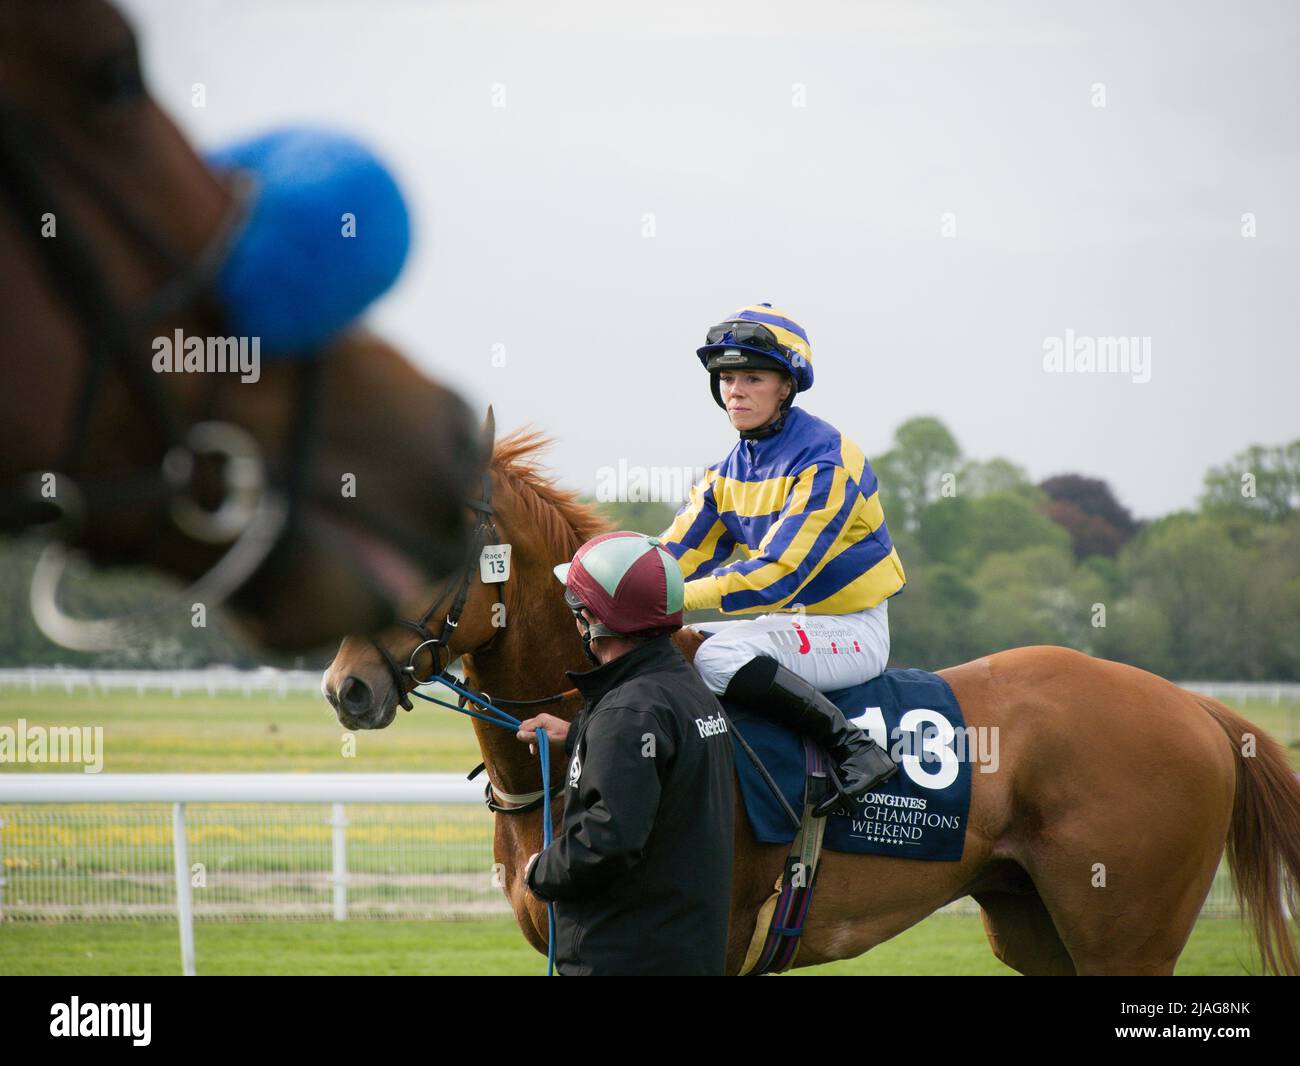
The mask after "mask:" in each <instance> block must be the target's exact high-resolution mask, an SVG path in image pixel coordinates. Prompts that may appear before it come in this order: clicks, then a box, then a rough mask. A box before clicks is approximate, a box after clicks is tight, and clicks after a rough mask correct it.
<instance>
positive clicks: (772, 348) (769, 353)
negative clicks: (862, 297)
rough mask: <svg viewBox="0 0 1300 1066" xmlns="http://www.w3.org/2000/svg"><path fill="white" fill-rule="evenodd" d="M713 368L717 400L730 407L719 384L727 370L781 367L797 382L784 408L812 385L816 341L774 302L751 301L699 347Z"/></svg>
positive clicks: (711, 377) (711, 376)
mask: <svg viewBox="0 0 1300 1066" xmlns="http://www.w3.org/2000/svg"><path fill="white" fill-rule="evenodd" d="M695 354H696V355H698V356H699V359H700V362H701V363H703V364H704V369H705V370H707V371H709V387H710V389H712V391H713V399H714V402H715V403H717V405H718V406H719V407H726V404H724V403H723V402H722V393H721V390H720V388H719V385H718V375H719V374H720V373H721V372H722V371H723V370H777V371H780V372H781V373H783V374H788V375H789V376H790V378H791V379H792V380H793V382H794V388H793V389H791V390H790V395H789V396H787V397H786V399H785V402H784V403H782V405H781V407H782V409H783V410H784V409H786V408H788V407H789V406H790V405H791V404H792V403H793V402H794V394H795V393H796V392H807V391H808V390H809V389H811V388H812V383H813V367H812V345H811V344H809V343H808V334H807V333H805V332H804V329H803V327H802V326H800V325H799V323H798V322H796V321H795V320H794V319H792V318H790V317H789V316H788V315H786V314H785V313H784V312H782V311H778V310H776V309H775V308H773V307H772V305H771V304H750V305H749V306H748V307H742V308H741V309H740V310H739V311H737V312H736V313H735V314H733V315H730V316H729V317H728V318H726V319H724V320H723V321H722V322H720V323H718V324H717V325H716V326H714V327H713V328H712V329H710V330H709V332H708V335H707V336H706V337H705V340H704V347H703V348H700V349H698V350H697V351H696V353H695Z"/></svg>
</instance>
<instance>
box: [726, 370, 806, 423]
mask: <svg viewBox="0 0 1300 1066" xmlns="http://www.w3.org/2000/svg"><path fill="white" fill-rule="evenodd" d="M790 388H791V385H790V382H789V381H788V380H786V376H785V375H784V374H782V373H780V372H778V371H776V370H724V371H722V372H721V373H720V374H719V375H718V391H719V392H720V393H721V395H722V402H723V403H725V404H726V405H727V417H728V418H730V419H731V424H732V425H733V426H735V427H736V429H741V430H747V429H761V428H762V427H763V426H765V425H767V424H768V423H769V422H771V421H773V420H775V418H776V416H777V414H778V413H779V412H780V410H781V403H782V402H783V401H784V400H785V398H786V397H787V396H789V395H790Z"/></svg>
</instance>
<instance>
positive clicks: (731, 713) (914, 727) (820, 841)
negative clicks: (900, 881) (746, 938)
mask: <svg viewBox="0 0 1300 1066" xmlns="http://www.w3.org/2000/svg"><path fill="white" fill-rule="evenodd" d="M827 696H829V697H830V698H831V699H832V700H833V701H834V702H835V704H836V705H837V706H838V707H839V708H840V710H841V711H842V712H843V714H844V716H845V718H847V719H848V720H849V721H851V722H854V723H855V724H856V725H858V726H859V727H860V728H862V729H864V730H866V731H868V732H869V733H871V735H872V736H873V737H874V739H875V740H876V743H878V744H879V745H880V746H881V747H882V748H885V749H886V750H887V751H889V752H890V754H891V756H892V757H893V758H894V760H895V762H898V763H899V767H900V772H899V773H897V774H896V775H894V777H892V778H891V779H890V780H889V781H887V782H885V783H884V784H882V785H880V786H879V787H878V788H877V789H876V790H874V791H872V792H870V793H868V794H867V796H866V797H865V798H864V799H863V800H862V802H860V803H858V804H856V805H855V809H853V810H848V809H846V808H844V807H840V808H838V809H837V810H835V811H834V812H832V813H831V814H830V815H829V816H828V817H825V818H815V817H813V814H812V812H813V810H814V809H815V808H816V806H817V805H818V803H820V801H821V799H822V798H824V797H825V796H826V795H827V794H828V792H829V791H830V788H831V786H830V783H829V780H828V772H829V766H828V763H827V760H826V757H825V754H824V753H823V752H821V750H820V749H818V748H817V747H816V745H814V744H813V743H812V742H811V741H807V740H805V739H804V738H801V737H799V736H796V735H795V734H794V733H793V732H791V731H789V730H787V729H785V728H783V727H782V726H779V725H777V724H775V723H773V722H771V721H768V720H766V719H764V718H763V717H761V716H760V715H758V714H755V713H754V712H753V711H752V710H751V709H747V708H746V707H744V706H741V705H739V704H735V703H732V702H730V701H727V700H723V701H722V702H723V707H724V709H725V710H726V712H727V715H728V718H729V719H730V721H731V726H732V728H731V731H730V732H731V736H732V741H733V744H734V745H735V763H736V775H737V778H738V780H739V784H740V793H741V798H742V802H743V805H744V808H745V816H746V817H747V818H748V819H749V822H750V827H751V828H752V829H753V831H754V836H755V839H756V840H757V841H758V842H759V843H767V844H788V845H789V849H788V853H787V857H786V861H785V863H784V864H783V867H782V872H781V876H780V877H778V878H777V880H776V883H775V884H774V886H773V891H772V895H771V896H769V898H768V899H767V901H766V902H765V903H764V904H763V906H762V907H761V908H760V910H759V914H758V919H757V922H756V925H755V930H754V935H753V938H752V940H751V942H750V948H749V952H748V953H747V956H746V959H745V963H744V965H743V966H742V968H741V973H742V974H762V973H779V972H781V971H783V970H786V969H789V968H790V967H791V966H792V965H793V964H794V960H795V957H796V955H797V953H798V947H799V939H800V937H801V935H802V932H803V926H804V922H805V921H806V919H807V916H808V913H809V911H810V910H811V907H812V901H813V895H814V891H815V888H816V882H817V873H818V869H819V864H820V860H821V853H822V851H823V849H829V850H831V851H840V852H845V853H850V854H875V855H888V856H890V857H893V858H908V859H914V860H921V861H931V862H957V861H960V859H961V857H962V852H963V850H964V846H965V838H966V822H967V815H968V813H969V810H970V782H971V762H972V761H973V760H972V759H970V758H968V757H966V756H967V743H966V736H967V731H966V726H965V719H964V716H963V715H962V711H961V707H960V705H959V704H958V702H957V699H956V697H955V696H954V695H953V692H952V689H951V688H950V687H949V685H948V683H947V682H946V681H944V680H943V678H941V677H939V676H938V675H937V674H933V673H930V672H928V671H925V670H886V671H885V672H884V673H883V674H882V675H881V676H880V677H877V678H873V679H872V680H870V681H868V682H866V683H865V684H862V685H856V686H854V687H852V688H848V689H841V690H839V691H836V692H829V693H827ZM799 812H801V813H799Z"/></svg>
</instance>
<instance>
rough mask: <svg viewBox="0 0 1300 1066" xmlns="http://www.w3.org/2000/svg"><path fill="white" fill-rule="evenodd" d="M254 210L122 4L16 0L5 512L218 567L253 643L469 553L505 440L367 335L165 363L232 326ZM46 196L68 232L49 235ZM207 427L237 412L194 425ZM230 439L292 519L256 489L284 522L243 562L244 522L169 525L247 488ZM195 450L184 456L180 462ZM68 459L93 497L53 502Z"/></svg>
mask: <svg viewBox="0 0 1300 1066" xmlns="http://www.w3.org/2000/svg"><path fill="white" fill-rule="evenodd" d="M237 206H238V201H237V198H235V197H234V196H233V193H232V188H231V186H230V185H229V184H228V183H227V182H225V181H223V180H222V179H221V178H220V177H219V176H218V175H217V174H216V173H214V172H213V171H212V170H210V169H209V168H208V167H207V166H206V165H205V164H204V163H203V162H202V161H201V160H200V159H199V157H198V156H197V155H196V154H195V152H194V150H193V149H192V148H191V147H190V146H189V145H188V144H187V143H186V141H185V140H184V138H183V137H182V136H181V134H180V133H179V132H178V131H177V129H176V127H175V126H174V125H173V124H172V122H171V121H170V120H169V119H168V118H167V117H166V116H165V115H164V114H163V113H162V111H161V110H160V109H159V108H158V106H157V105H156V104H155V103H154V102H153V100H152V99H150V97H149V96H148V94H147V92H146V91H145V88H144V84H143V81H142V78H141V73H140V66H139V58H138V55H137V50H136V42H135V38H134V36H133V34H132V31H131V29H130V27H129V26H128V25H127V23H126V22H125V21H124V20H123V19H122V18H121V16H120V15H119V14H118V13H117V12H116V11H115V10H114V9H113V8H112V7H111V6H109V5H108V4H107V3H104V2H101V0H62V2H60V3H49V2H47V0H4V2H3V3H0V277H2V278H3V279H4V282H3V285H0V365H2V366H3V369H4V381H5V387H4V389H3V391H2V392H0V422H3V425H4V432H5V446H4V448H3V449H0V529H6V530H11V531H16V530H22V529H27V528H31V527H32V526H34V525H36V524H37V523H38V522H40V521H42V520H45V519H48V518H50V517H53V515H52V514H51V513H50V512H51V511H53V512H54V514H55V515H57V516H58V517H60V518H61V519H62V520H64V522H65V528H64V529H62V530H61V536H62V538H63V540H64V541H65V542H67V543H69V544H72V545H73V546H75V547H78V548H81V549H84V550H85V551H87V552H88V553H89V555H90V556H91V558H92V559H93V560H94V561H96V562H100V563H105V564H120V563H147V564H149V565H151V566H155V567H157V568H158V569H160V570H163V571H166V572H168V573H171V574H175V575H177V576H179V577H181V578H185V579H190V580H195V579H198V578H199V577H200V576H201V575H207V576H208V577H209V578H210V580H208V582H207V584H206V586H204V587H207V588H209V589H211V588H216V587H223V586H225V593H224V595H227V596H230V597H231V607H232V609H233V610H234V612H235V615H236V618H237V620H240V621H242V622H243V623H244V627H245V629H246V630H247V631H248V633H249V635H250V636H251V637H252V638H253V639H255V640H257V641H260V642H261V643H263V644H264V645H267V646H270V647H275V648H281V649H307V648H313V647H319V646H320V645H321V644H322V643H323V642H325V641H327V640H333V639H337V638H338V637H340V636H342V635H343V634H344V633H348V632H353V631H355V630H357V629H360V628H365V627H366V626H368V625H371V624H379V623H381V622H387V621H389V620H391V619H392V617H393V608H394V606H395V605H396V603H397V602H398V601H400V600H401V599H403V598H405V597H406V596H408V595H410V594H411V593H412V592H414V591H416V590H418V589H419V588H420V587H422V586H424V585H425V584H427V583H428V582H429V581H436V580H439V579H441V578H442V577H445V576H446V575H447V574H448V573H450V572H451V571H452V570H453V569H454V568H455V567H456V566H458V565H459V563H460V561H461V559H462V558H463V557H464V552H465V550H466V546H467V544H468V535H469V528H468V526H467V524H466V516H465V513H464V507H463V503H464V501H465V500H466V499H467V498H468V497H469V496H471V495H473V494H475V493H477V492H478V490H479V487H480V484H479V483H480V477H481V472H482V470H483V468H484V466H485V463H486V459H487V457H488V452H487V451H486V450H484V449H483V447H482V446H481V444H480V442H479V440H478V438H477V434H476V427H475V425H474V420H473V419H472V417H471V415H470V412H469V411H468V409H467V408H466V407H465V406H464V404H463V403H462V402H461V400H460V399H459V398H458V397H457V396H456V395H455V394H453V393H452V392H450V391H449V390H447V389H445V388H443V387H442V386H440V385H438V384H436V383H434V382H432V381H430V380H428V379H427V378H425V377H423V376H422V375H421V374H420V373H419V372H418V371H417V370H415V368H414V367H412V365H411V364H410V363H409V362H407V361H406V359H404V358H403V357H402V356H401V355H400V354H399V353H398V352H397V351H395V350H394V349H393V348H392V347H390V346H389V345H387V344H385V343H384V342H383V341H381V340H378V339H376V338H375V337H372V336H368V335H366V334H364V333H361V332H358V331H352V332H346V333H343V334H342V335H340V336H338V337H337V338H336V339H335V340H334V341H333V342H331V343H330V344H329V345H328V346H327V347H326V348H325V349H324V350H323V351H321V352H319V353H318V354H317V355H316V356H315V358H314V359H311V360H308V361H306V362H310V363H312V364H314V365H313V366H312V368H311V369H304V366H303V361H299V362H288V361H276V362H272V361H267V363H266V365H265V367H264V368H263V372H262V375H261V378H260V380H259V381H257V382H256V383H240V384H239V386H238V387H234V386H233V385H232V384H229V383H228V382H226V381H218V380H215V378H214V375H213V374H211V373H207V374H205V373H193V374H173V375H165V376H166V377H167V378H169V379H171V380H167V381H165V382H164V381H163V380H162V376H160V375H157V374H153V373H151V369H150V368H151V346H150V338H152V337H155V336H159V335H163V336H171V335H172V333H173V331H174V330H176V329H181V330H183V331H184V333H186V334H188V335H191V336H213V335H222V334H224V333H225V332H226V330H225V329H224V328H223V321H224V313H223V311H222V309H221V308H220V307H218V306H217V305H216V303H215V301H214V300H212V299H211V298H210V297H209V295H208V292H209V289H210V285H208V284H205V283H206V282H210V280H211V278H210V276H209V275H211V274H212V272H213V269H214V267H216V266H219V265H220V262H219V261H215V262H214V258H215V255H216V253H219V252H220V251H221V247H222V240H223V238H224V237H226V236H227V235H228V234H227V232H226V231H227V230H228V229H230V228H232V227H231V219H232V218H233V217H234V216H235V214H236V208H237ZM56 209H57V210H56ZM47 213H48V214H49V215H50V217H54V218H57V222H58V229H57V235H51V234H48V233H43V232H42V226H43V222H44V221H45V216H46V214H47ZM221 377H223V378H229V377H231V375H221ZM200 423H206V424H208V425H209V426H212V425H217V426H220V427H224V428H223V429H222V430H221V431H220V432H219V433H216V434H214V433H212V432H210V431H209V432H207V433H206V434H204V435H201V436H202V437H203V439H202V440H199V441H196V440H195V439H194V438H193V436H188V437H187V436H186V434H187V432H188V431H191V430H194V429H195V427H196V426H197V425H199V424H200ZM232 443H233V444H234V445H239V446H240V447H241V448H244V449H245V450H249V451H255V452H256V454H257V456H258V457H259V458H260V457H264V458H265V460H266V464H265V465H266V466H267V467H268V468H269V474H270V476H268V478H267V479H266V480H267V482H268V483H269V485H270V487H271V488H273V489H277V490H282V495H283V497H284V498H285V499H286V500H287V501H288V504H287V506H285V507H283V508H282V511H285V512H287V513H288V515H289V517H290V518H291V520H292V521H291V522H290V523H285V522H279V524H278V525H277V521H278V520H279V519H283V518H284V514H283V513H280V512H276V513H273V512H272V509H271V508H270V506H269V504H268V505H267V506H266V507H262V506H261V504H260V503H259V504H258V507H259V508H260V509H258V510H254V509H253V501H251V500H250V501H248V507H249V511H250V513H251V514H252V515H253V517H259V516H260V517H259V520H261V518H265V521H264V527H265V528H261V527H259V528H258V529H256V530H254V532H257V533H258V534H259V536H261V541H260V542H259V543H255V542H254V541H251V540H250V541H249V542H248V543H249V544H252V545H253V548H251V549H249V550H246V551H244V553H243V554H242V555H240V556H239V557H238V558H237V559H236V558H235V555H236V553H234V552H233V551H232V549H231V548H230V541H231V539H232V537H233V534H232V535H231V536H227V537H226V539H225V541H221V540H220V538H219V537H217V538H214V537H213V536H210V535H209V536H204V537H198V536H195V535H193V534H192V533H190V532H188V531H187V529H186V528H182V527H181V524H180V523H179V522H177V521H175V520H173V514H174V513H175V509H176V507H178V506H179V507H180V508H181V509H182V510H183V511H185V513H186V514H187V515H188V516H189V519H190V521H189V527H190V528H194V527H200V528H202V527H206V528H208V529H211V528H213V527H216V526H220V525H221V524H222V522H223V521H225V519H226V518H227V517H229V512H230V511H231V510H232V508H231V507H228V506H226V505H227V504H229V503H230V499H229V497H233V496H235V495H237V492H236V488H240V486H238V485H236V486H235V487H232V482H231V480H230V474H229V469H228V468H230V467H231V466H233V465H235V464H236V463H238V462H243V461H244V460H246V459H247V458H248V457H247V456H244V455H236V454H233V453H232V452H231V451H230V450H229V449H230V448H231V447H232ZM177 445H180V448H179V453H182V454H181V459H183V460H184V466H185V469H184V470H181V471H180V472H179V474H178V473H177V468H176V467H175V465H174V464H173V465H172V466H170V467H169V466H166V465H165V464H164V463H163V458H164V455H168V456H170V457H172V458H173V459H174V458H175V456H176V454H178V448H177ZM223 449H224V450H223ZM238 450H239V449H238V448H237V449H236V451H238ZM70 453H75V455H76V456H77V457H78V458H77V459H76V463H75V469H68V468H67V465H65V464H66V463H67V460H66V457H67V456H68V455H69V454H70ZM183 453H188V454H183ZM222 456H224V457H225V459H224V461H222V462H218V463H214V462H213V459H214V458H216V459H218V460H220V459H221V458H222ZM187 471H188V473H187ZM54 472H57V479H56V482H57V483H58V484H59V485H60V486H62V485H64V484H70V486H71V488H72V489H76V492H75V493H72V492H71V489H70V490H69V491H68V492H61V493H60V496H59V500H60V503H59V506H58V507H44V509H42V505H41V503H40V502H39V501H38V502H33V496H32V493H31V491H30V489H29V487H28V486H29V485H30V484H31V481H32V479H33V478H35V479H38V480H39V479H41V478H50V477H52V476H54ZM347 475H351V476H352V478H353V483H354V484H355V486H356V488H355V493H354V494H353V495H350V496H348V495H345V494H344V492H343V491H341V483H342V481H343V479H344V478H345V477H346V476H347ZM241 476H242V475H241ZM178 477H179V480H180V481H181V482H183V483H184V484H181V485H179V486H178V485H177V479H178ZM235 481H236V482H238V477H236V478H235ZM52 483H55V482H52ZM242 487H246V486H242ZM272 496H273V494H272V493H270V492H268V493H265V494H263V496H262V497H260V499H261V500H262V501H263V502H265V501H268V500H270V499H271V498H272ZM74 503H76V504H77V505H78V506H75V507H74V506H73V504H74ZM233 510H234V511H238V508H237V507H236V508H233ZM76 511H80V512H81V513H80V515H78V514H76V513H74V512H76ZM395 516H401V517H395ZM77 518H80V521H79V522H75V524H74V520H75V519H77ZM247 525H248V526H251V525H252V521H251V519H250V521H249V522H248V523H247ZM289 525H291V526H292V529H290V528H288V526H289ZM273 528H274V530H275V532H274V533H272V532H271V530H272V529H273ZM259 551H260V552H261V555H260V556H259V555H258V554H257V552H259ZM228 556H229V557H228ZM240 567H242V571H240V572H239V573H237V575H236V578H232V577H231V576H230V573H231V570H232V568H233V569H234V570H236V571H239V568H240ZM222 568H224V569H222ZM218 572H219V573H220V578H221V579H220V580H218ZM201 584H202V583H199V584H196V585H195V586H194V587H195V588H198V587H200V585H201ZM55 591H57V588H56V589H55ZM195 598H196V599H197V598H199V597H198V596H197V595H196V597H195ZM49 602H50V604H51V605H52V604H53V595H51V596H50V598H49ZM186 610H188V605H187V606H186ZM186 621H188V618H186ZM68 643H69V644H70V646H82V645H77V644H76V643H75V642H74V641H72V640H71V639H70V640H69V641H68ZM87 646H89V645H87Z"/></svg>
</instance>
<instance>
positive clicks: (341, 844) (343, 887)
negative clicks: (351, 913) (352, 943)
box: [330, 803, 348, 922]
mask: <svg viewBox="0 0 1300 1066" xmlns="http://www.w3.org/2000/svg"><path fill="white" fill-rule="evenodd" d="M330 813H331V817H330V825H332V826H333V827H334V833H333V840H334V843H333V848H334V874H333V881H334V920H335V921H336V922H346V921H347V920H348V820H347V816H346V813H345V812H344V810H343V804H341V803H335V804H332V805H331V807H330Z"/></svg>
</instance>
